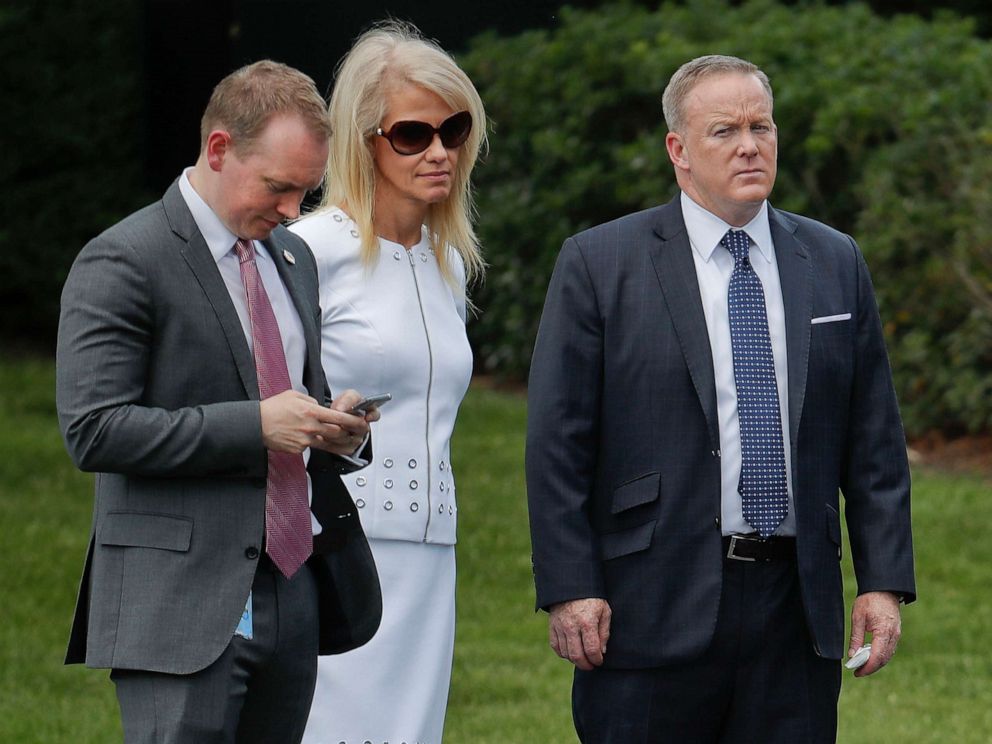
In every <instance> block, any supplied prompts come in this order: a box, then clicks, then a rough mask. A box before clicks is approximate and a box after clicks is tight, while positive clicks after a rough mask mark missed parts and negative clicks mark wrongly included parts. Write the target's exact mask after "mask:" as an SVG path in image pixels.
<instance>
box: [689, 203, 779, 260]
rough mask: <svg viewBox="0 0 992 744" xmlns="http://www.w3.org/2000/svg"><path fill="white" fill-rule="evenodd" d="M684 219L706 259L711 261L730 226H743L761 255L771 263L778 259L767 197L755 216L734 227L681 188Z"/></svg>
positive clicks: (695, 248)
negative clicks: (699, 203)
mask: <svg viewBox="0 0 992 744" xmlns="http://www.w3.org/2000/svg"><path fill="white" fill-rule="evenodd" d="M682 219H683V220H684V221H685V229H686V232H687V233H688V234H689V243H690V244H691V245H692V248H693V250H694V251H696V253H698V254H699V257H700V258H701V259H703V261H707V262H708V261H709V260H710V259H711V258H712V257H713V252H714V251H715V250H716V249H717V247H718V246H719V245H720V240H721V239H722V238H723V236H724V235H726V234H727V230H731V229H733V230H744V231H745V232H746V233H747V234H748V237H750V238H751V242H753V243H754V244H755V245H756V246H757V247H758V251H759V252H760V253H761V256H762V257H763V258H764V259H765V261H767V262H768V263H771V262H772V261H774V260H775V247H774V244H773V243H772V231H771V227H770V226H769V224H768V201H767V200H765V201H763V202H761V208H760V209H759V210H758V213H757V214H756V215H755V216H754V218H753V219H752V220H751V221H750V222H748V223H747V224H746V225H744V226H743V227H732V226H731V225H729V224H728V223H726V222H724V221H723V220H721V219H720V218H719V217H717V216H716V215H715V214H713V213H712V212H710V211H708V210H706V209H703V207H701V206H699V205H698V204H697V203H696V202H694V201H693V200H692V198H691V197H690V196H689V195H688V194H686V193H685V192H684V191H683V192H682Z"/></svg>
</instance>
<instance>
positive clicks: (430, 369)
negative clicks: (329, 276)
mask: <svg viewBox="0 0 992 744" xmlns="http://www.w3.org/2000/svg"><path fill="white" fill-rule="evenodd" d="M406 255H407V258H409V259H410V273H411V274H412V275H413V287H414V289H415V290H416V291H417V305H418V307H419V308H420V320H421V322H422V323H423V324H424V338H425V339H426V340H427V401H426V409H425V416H424V443H425V445H426V447H427V462H426V463H424V470H425V472H426V473H427V484H426V485H427V490H426V493H427V524H426V526H425V527H424V539H423V540H422V541H421V542H427V534H428V533H429V532H430V529H431V517H432V515H433V514H434V506H433V504H431V472H432V470H433V469H432V468H431V440H430V431H431V387H432V385H433V383H434V352H433V350H432V349H431V334H430V333H429V332H428V330H427V316H426V315H425V314H424V301H423V300H422V299H421V296H420V283H419V282H418V281H417V265H416V264H415V263H414V262H413V249H408V250H407V252H406Z"/></svg>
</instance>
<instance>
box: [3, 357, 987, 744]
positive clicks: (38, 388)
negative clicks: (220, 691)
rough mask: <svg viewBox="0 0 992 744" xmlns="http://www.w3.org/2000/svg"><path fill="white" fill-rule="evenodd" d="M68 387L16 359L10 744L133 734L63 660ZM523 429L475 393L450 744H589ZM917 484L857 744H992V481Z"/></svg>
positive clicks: (11, 408) (519, 412)
mask: <svg viewBox="0 0 992 744" xmlns="http://www.w3.org/2000/svg"><path fill="white" fill-rule="evenodd" d="M53 388H54V375H53V370H52V365H51V363H49V362H42V361H20V362H10V361H6V362H0V416H2V419H0V420H2V421H3V422H4V424H5V425H4V426H3V428H2V430H0V535H2V541H0V544H2V546H3V552H2V555H3V567H2V568H0V598H2V600H0V742H3V743H4V744H7V743H8V742H9V743H11V744H21V743H22V742H23V743H25V744H27V743H28V742H39V743H40V742H45V743H48V744H51V743H59V742H72V744H82V743H85V742H94V743H99V744H104V743H105V742H113V741H120V738H121V735H120V725H119V723H118V721H117V709H116V701H115V698H114V694H113V688H112V685H111V683H110V682H109V680H108V678H107V673H106V672H105V671H100V670H87V669H83V668H80V667H78V666H77V667H63V666H62V663H61V661H62V654H63V651H64V647H65V638H66V633H67V631H68V626H69V619H70V615H71V611H72V605H73V601H74V599H75V592H76V583H77V581H78V576H79V571H80V569H81V567H82V559H83V551H84V548H85V544H86V539H87V534H88V530H89V523H90V512H91V509H92V499H91V478H90V476H87V475H83V474H80V473H78V472H76V471H75V469H74V468H73V466H72V464H71V463H70V462H69V459H68V457H67V456H66V454H65V452H64V450H63V449H62V443H61V440H60V439H59V435H58V431H57V429H56V424H55V411H54V403H53V392H52V391H53ZM524 418H525V407H524V403H523V401H522V400H521V399H520V398H519V397H518V396H512V395H507V394H502V393H496V392H492V391H488V390H480V389H474V390H472V392H471V393H470V394H469V397H468V399H467V400H466V402H465V404H464V406H463V409H462V416H461V418H460V420H459V424H458V429H457V432H456V435H455V443H454V459H455V461H456V468H457V470H458V478H459V480H458V491H459V499H460V501H459V506H460V509H459V514H460V517H461V519H460V522H461V523H460V525H459V531H460V535H459V538H460V541H459V544H458V636H457V641H456V646H455V668H454V674H453V678H452V684H451V698H450V704H449V707H448V720H447V736H446V741H447V742H449V744H467V743H471V744H530V743H531V742H534V743H538V742H540V743H542V744H547V743H551V744H557V743H559V742H564V743H567V742H574V741H575V737H574V734H573V733H572V727H571V719H570V712H569V685H570V679H571V675H570V671H569V668H568V666H567V664H566V663H565V662H563V661H560V660H559V659H557V658H556V657H555V656H554V655H553V654H552V652H551V651H550V649H549V648H548V647H547V642H546V627H545V618H544V616H543V615H538V614H535V613H534V612H533V589H532V585H531V575H530V548H529V537H528V531H527V518H526V509H525V503H524V502H525V498H524V483H523V429H524ZM914 476H915V477H914V486H915V492H914V526H915V536H916V552H917V555H916V559H917V574H918V583H919V592H920V596H921V598H922V599H921V601H920V602H918V603H916V604H914V605H911V606H910V607H908V608H906V609H905V611H904V613H903V641H902V644H901V645H900V647H899V652H898V654H897V656H896V658H895V660H894V661H893V663H892V664H891V665H890V666H888V667H886V668H885V669H884V670H882V672H880V673H879V674H877V675H875V676H873V677H871V678H868V679H863V680H855V679H854V678H853V677H850V676H849V675H846V676H845V679H844V688H843V692H842V695H841V708H840V712H841V724H840V737H839V740H840V741H841V742H843V743H844V744H859V743H861V742H864V743H865V744H867V743H868V742H872V743H877V742H882V743H885V742H914V744H917V743H925V742H941V743H943V742H955V743H962V744H963V743H967V742H976V743H977V742H989V741H992V653H990V652H989V651H988V648H987V643H988V640H987V630H988V628H990V627H992V592H990V588H989V584H990V581H989V579H990V576H992V538H990V536H989V528H990V525H992V498H990V495H992V494H990V490H992V489H990V485H992V484H990V483H989V482H988V481H987V480H982V479H981V478H978V477H973V476H961V475H953V476H952V475H946V474H940V473H935V472H917V473H915V474H914ZM845 575H846V576H848V577H850V576H851V571H850V564H849V562H845ZM847 583H848V590H849V592H850V591H852V590H853V581H852V580H851V579H850V578H849V579H848V582H847Z"/></svg>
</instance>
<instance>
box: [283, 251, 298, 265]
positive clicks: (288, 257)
mask: <svg viewBox="0 0 992 744" xmlns="http://www.w3.org/2000/svg"><path fill="white" fill-rule="evenodd" d="M282 257H283V258H285V259H286V261H287V262H288V263H289V264H290V265H291V266H295V265H296V256H294V255H293V254H292V253H290V252H289V251H283V252H282Z"/></svg>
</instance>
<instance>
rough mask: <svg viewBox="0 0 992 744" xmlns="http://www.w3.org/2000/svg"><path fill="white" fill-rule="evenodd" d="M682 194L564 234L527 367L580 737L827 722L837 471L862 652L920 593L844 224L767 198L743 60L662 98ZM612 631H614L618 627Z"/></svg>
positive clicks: (552, 599)
mask: <svg viewBox="0 0 992 744" xmlns="http://www.w3.org/2000/svg"><path fill="white" fill-rule="evenodd" d="M663 105H664V111H665V119H666V121H667V123H668V126H669V130H670V131H669V134H668V135H667V140H666V143H667V148H668V154H669V158H670V160H671V162H672V164H673V165H674V167H675V174H676V178H677V181H678V184H679V187H680V188H681V194H680V195H679V196H678V197H676V198H675V199H674V200H673V201H671V202H670V203H668V204H666V205H664V206H661V207H656V208H653V209H648V210H646V211H643V212H639V213H637V214H632V215H629V216H627V217H623V218H621V219H619V220H616V221H614V222H610V223H607V224H605V225H600V226H598V227H594V228H592V229H590V230H587V231H585V232H582V233H579V234H578V235H575V236H573V237H571V238H569V239H568V240H566V241H565V244H564V246H563V248H562V251H561V255H560V256H559V258H558V263H557V266H556V267H555V271H554V275H553V277H552V280H551V284H550V286H549V289H548V296H547V302H546V304H545V308H544V315H543V317H542V320H541V326H540V331H539V334H538V339H537V344H536V348H535V350H534V358H533V365H532V368H531V377H530V387H529V408H528V419H529V423H528V438H527V489H528V497H529V503H530V518H531V534H532V540H533V548H534V554H533V558H534V574H535V581H536V586H537V604H538V606H539V607H542V608H545V609H548V610H549V611H550V643H551V646H552V647H553V649H554V650H555V651H556V652H557V653H558V655H560V656H561V657H563V658H566V659H569V660H570V661H572V662H573V663H574V664H575V666H576V671H575V677H574V684H573V689H572V695H573V697H572V702H573V716H574V719H575V724H576V729H577V731H578V732H579V736H580V738H581V739H582V741H584V742H593V743H595V744H610V743H616V744H619V743H621V742H622V743H623V744H637V743H640V742H669V741H671V742H693V743H694V744H698V743H700V742H762V744H769V743H774V742H781V743H783V744H785V743H788V744H795V743H796V742H804V743H805V742H832V741H834V739H835V737H836V727H837V699H838V694H839V691H840V679H841V665H840V663H839V660H840V659H841V658H842V656H843V655H844V651H845V639H844V604H843V594H842V588H841V571H840V557H841V528H840V516H839V514H840V507H839V503H838V501H839V498H838V492H839V491H843V493H844V496H845V501H846V518H847V526H848V533H849V536H850V547H851V551H852V554H853V558H854V569H855V573H856V576H857V581H858V597H857V599H856V600H855V602H854V606H853V610H852V616H851V617H852V626H853V627H852V632H851V636H850V638H849V639H848V642H847V644H846V650H847V653H848V655H851V656H853V655H854V653H855V651H856V650H857V649H858V648H859V647H860V646H861V645H862V643H863V641H864V640H866V633H870V634H871V636H872V637H871V641H872V648H871V655H870V658H869V660H868V662H867V664H865V665H864V666H863V667H861V669H860V670H859V671H857V672H856V675H857V676H860V677H863V676H865V675H869V674H873V673H874V672H876V671H878V669H880V668H881V667H882V666H883V665H884V664H886V663H887V662H888V661H889V660H890V658H891V657H892V654H893V652H894V651H895V648H896V644H897V641H898V639H899V634H900V609H899V603H900V601H904V602H909V601H912V600H913V599H914V598H915V591H916V588H915V583H914V569H913V551H912V535H911V530H910V507H909V491H910V487H909V471H908V466H907V461H906V450H905V442H904V437H903V430H902V425H901V422H900V418H899V412H898V408H897V405H896V399H895V394H894V391H893V387H892V382H891V375H890V370H889V365H888V360H887V357H886V353H885V347H884V343H883V338H882V328H881V323H880V321H879V316H878V310H877V307H876V303H875V299H874V294H873V290H872V285H871V280H870V278H869V275H868V269H867V267H866V265H865V262H864V259H863V258H862V256H861V252H860V251H859V249H858V247H857V245H856V244H855V242H854V241H853V240H852V239H851V238H850V237H849V236H847V235H843V234H841V233H839V232H837V231H835V230H833V229H831V228H829V227H827V226H826V225H823V224H821V223H818V222H815V221H813V220H810V219H807V218H805V217H801V216H799V215H794V214H788V213H786V212H782V211H779V210H776V209H774V208H773V207H771V206H770V205H769V204H768V202H767V198H768V196H769V194H770V192H771V190H772V186H773V184H774V181H775V174H776V157H777V129H776V127H775V123H774V119H773V117H772V90H771V86H770V84H769V82H768V79H767V77H766V76H765V75H764V73H762V72H761V71H760V70H759V69H758V68H756V67H755V66H754V65H752V64H750V63H748V62H745V61H744V60H740V59H737V58H734V57H723V56H708V57H702V58H699V59H696V60H692V61H691V62H688V63H686V64H685V65H683V66H682V67H681V68H680V69H679V70H678V71H677V72H676V73H675V75H674V76H673V77H672V79H671V81H670V82H669V85H668V87H667V88H666V90H665V94H664V99H663ZM607 641H609V643H607Z"/></svg>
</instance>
